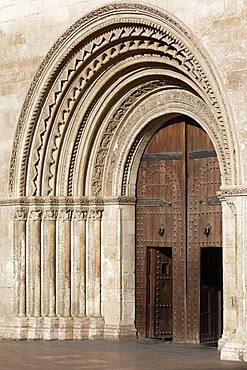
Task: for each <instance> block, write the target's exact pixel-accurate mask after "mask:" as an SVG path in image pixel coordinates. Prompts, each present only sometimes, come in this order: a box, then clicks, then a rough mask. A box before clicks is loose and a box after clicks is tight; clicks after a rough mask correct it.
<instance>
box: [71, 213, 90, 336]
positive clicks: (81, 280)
mask: <svg viewBox="0 0 247 370" xmlns="http://www.w3.org/2000/svg"><path fill="white" fill-rule="evenodd" d="M87 214H88V211H87V210H86V209H83V210H76V211H75V212H74V219H73V248H72V265H71V266H72V274H71V275H72V282H71V294H72V296H71V310H72V316H73V317H74V328H73V338H74V339H86V338H88V318H87V316H86V221H87Z"/></svg>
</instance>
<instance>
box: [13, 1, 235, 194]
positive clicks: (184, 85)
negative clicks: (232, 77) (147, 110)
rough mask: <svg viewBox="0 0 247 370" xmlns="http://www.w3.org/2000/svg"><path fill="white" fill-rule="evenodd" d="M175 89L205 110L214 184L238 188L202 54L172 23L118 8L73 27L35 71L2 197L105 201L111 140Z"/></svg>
mask: <svg viewBox="0 0 247 370" xmlns="http://www.w3.org/2000/svg"><path fill="white" fill-rule="evenodd" d="M174 89H180V90H183V91H185V92H190V96H191V97H193V96H194V97H196V99H197V100H198V101H201V102H202V106H206V107H207V111H208V112H210V115H212V119H211V120H210V122H211V126H212V127H211V128H208V131H209V133H210V134H211V137H214V138H213V141H214V143H215V146H216V149H217V151H218V154H219V161H220V164H221V170H222V183H223V184H225V185H234V184H237V183H238V180H239V179H238V178H239V174H238V169H237V154H236V152H237V151H236V150H235V151H234V150H233V148H235V149H237V145H236V143H234V133H233V129H232V125H231V124H230V120H229V114H228V111H227V109H226V104H225V101H224V99H223V97H222V89H220V88H219V85H218V83H217V78H216V75H215V73H214V72H213V69H212V66H211V63H210V62H209V60H208V57H207V56H206V54H205V52H203V51H201V47H200V46H199V44H198V42H197V41H195V40H194V38H193V36H192V35H191V34H190V32H189V31H187V30H186V29H185V27H184V26H181V25H180V24H179V22H177V21H176V20H175V19H173V17H171V16H169V15H167V14H164V13H162V12H161V11H159V10H156V9H154V8H150V7H147V6H144V5H141V4H132V5H130V4H119V3H118V4H113V5H108V6H106V7H103V8H100V9H98V10H96V11H94V12H92V13H90V14H88V15H87V16H86V17H84V18H82V19H80V20H79V21H78V22H76V23H75V24H74V25H73V26H72V27H71V28H70V29H69V30H68V31H67V32H65V34H64V35H63V36H62V37H61V38H60V39H59V40H58V42H57V43H56V44H55V45H54V46H53V48H52V49H51V51H50V52H49V53H48V55H47V56H46V58H45V59H44V61H43V63H42V64H41V66H40V68H39V70H38V72H37V74H36V76H35V78H34V81H33V83H32V85H31V87H30V90H29V92H28V95H27V98H26V100H25V102H24V106H23V109H22V112H21V116H20V119H19V123H18V126H17V130H16V136H15V142H14V147H13V152H12V159H11V170H10V183H9V190H10V194H12V195H34V196H36V195H40V196H47V195H69V196H83V195H105V194H106V193H107V192H108V190H107V189H106V188H105V187H104V186H103V177H104V169H105V168H106V163H109V160H110V163H111V165H112V166H114V156H113V155H112V154H113V142H114V143H116V142H117V140H116V135H117V133H120V132H121V128H124V125H125V122H127V119H128V117H129V116H130V115H131V113H132V112H133V111H134V109H135V108H136V107H137V106H139V105H140V104H141V103H142V102H143V101H145V99H148V97H149V96H150V95H155V94H156V93H159V92H160V90H166V91H167V90H171V91H172V90H174ZM177 96H178V95H177ZM186 96H187V95H186ZM188 96H189V95H188ZM144 104H145V103H144ZM161 108H162V107H160V109H161ZM139 112H140V111H139ZM140 114H141V112H140ZM137 119H138V117H137ZM137 132H138V130H137ZM214 135H215V136H214ZM122 137H123V138H124V135H122ZM132 151H133V149H132ZM114 153H115V156H117V147H115V151H114ZM126 156H128V153H126ZM109 158H110V159H109ZM126 160H127V157H123V161H124V162H123V163H122V165H120V167H121V166H122V168H123V164H124V163H125V162H126ZM127 168H128V166H127V167H126V166H125V169H123V172H122V175H121V176H124V175H123V173H124V171H125V172H126V171H128V169H127ZM125 178H126V174H125ZM121 181H122V180H121ZM108 183H109V182H108ZM109 186H111V185H109ZM122 191H123V190H122V186H119V188H118V189H115V192H116V193H119V194H120V193H121V192H122Z"/></svg>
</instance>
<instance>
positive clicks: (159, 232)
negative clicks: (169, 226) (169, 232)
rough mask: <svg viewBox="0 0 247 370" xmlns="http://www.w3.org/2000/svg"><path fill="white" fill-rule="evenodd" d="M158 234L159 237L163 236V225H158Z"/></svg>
mask: <svg viewBox="0 0 247 370" xmlns="http://www.w3.org/2000/svg"><path fill="white" fill-rule="evenodd" d="M158 234H159V235H160V236H163V235H164V234H165V226H164V225H160V227H159V228H158Z"/></svg>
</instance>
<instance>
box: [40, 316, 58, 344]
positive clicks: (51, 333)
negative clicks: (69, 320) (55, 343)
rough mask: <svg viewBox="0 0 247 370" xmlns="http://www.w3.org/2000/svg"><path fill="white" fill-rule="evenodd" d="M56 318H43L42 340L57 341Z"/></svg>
mask: <svg viewBox="0 0 247 370" xmlns="http://www.w3.org/2000/svg"><path fill="white" fill-rule="evenodd" d="M58 327H59V319H58V317H55V316H54V317H44V321H43V339H44V340H56V339H58Z"/></svg>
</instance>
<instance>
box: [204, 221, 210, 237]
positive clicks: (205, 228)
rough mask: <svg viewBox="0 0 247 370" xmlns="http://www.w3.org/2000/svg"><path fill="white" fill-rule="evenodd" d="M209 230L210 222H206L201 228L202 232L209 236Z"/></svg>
mask: <svg viewBox="0 0 247 370" xmlns="http://www.w3.org/2000/svg"><path fill="white" fill-rule="evenodd" d="M211 230H212V225H210V224H207V225H205V226H204V227H203V228H202V231H203V234H205V235H206V237H208V236H209V234H210V233H211Z"/></svg>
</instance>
